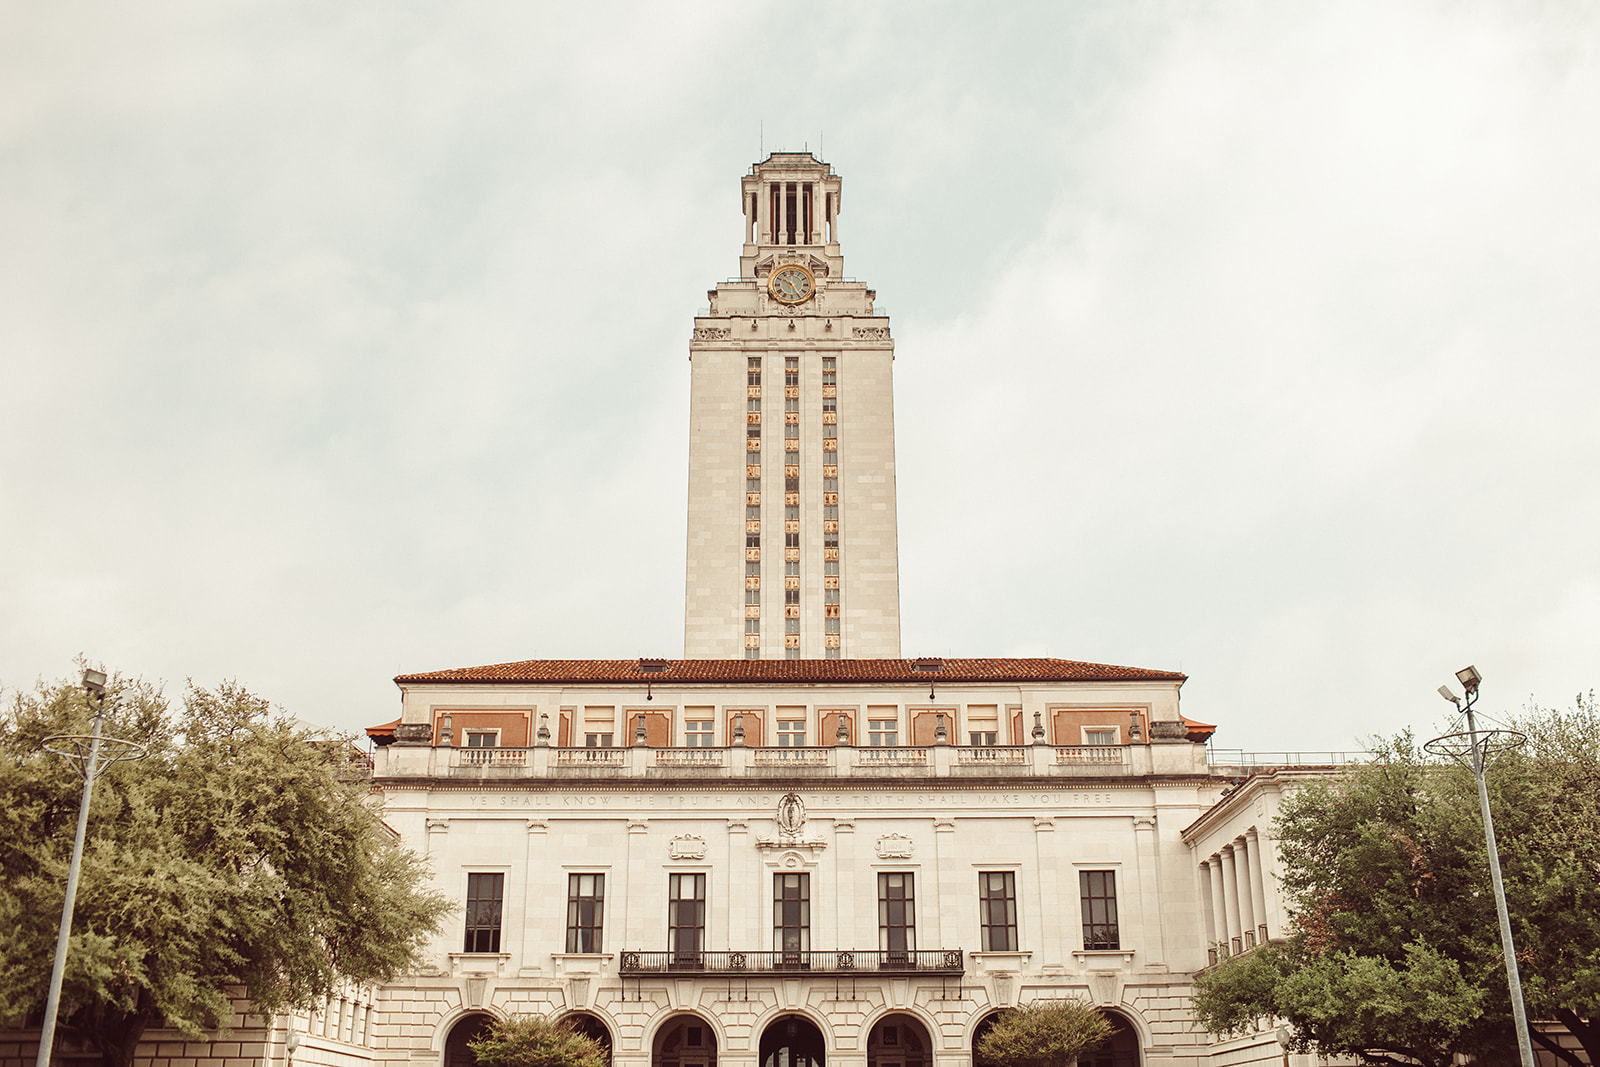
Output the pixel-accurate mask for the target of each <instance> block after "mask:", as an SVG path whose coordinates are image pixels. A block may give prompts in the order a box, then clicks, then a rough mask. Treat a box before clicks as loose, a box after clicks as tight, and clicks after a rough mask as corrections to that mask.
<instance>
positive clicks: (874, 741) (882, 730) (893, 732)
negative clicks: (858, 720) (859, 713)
mask: <svg viewBox="0 0 1600 1067" xmlns="http://www.w3.org/2000/svg"><path fill="white" fill-rule="evenodd" d="M897 727H898V723H897V722H896V721H895V720H894V719H868V720H867V744H868V745H871V746H872V747H874V748H893V747H894V746H895V745H898V744H899V743H900V742H899V740H898V737H899V734H898V729H897Z"/></svg>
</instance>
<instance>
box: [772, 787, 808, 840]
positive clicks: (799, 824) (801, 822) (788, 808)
mask: <svg viewBox="0 0 1600 1067" xmlns="http://www.w3.org/2000/svg"><path fill="white" fill-rule="evenodd" d="M805 826H806V802H805V801H803V800H801V799H800V794H799V793H785V794H784V795H783V799H782V800H780V801H778V829H780V830H782V831H783V832H784V833H786V834H798V833H799V832H800V831H801V830H804V829H805Z"/></svg>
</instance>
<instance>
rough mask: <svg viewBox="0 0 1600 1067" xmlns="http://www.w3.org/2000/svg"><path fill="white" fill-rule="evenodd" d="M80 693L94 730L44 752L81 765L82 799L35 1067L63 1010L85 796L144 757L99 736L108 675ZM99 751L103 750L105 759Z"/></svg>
mask: <svg viewBox="0 0 1600 1067" xmlns="http://www.w3.org/2000/svg"><path fill="white" fill-rule="evenodd" d="M83 688H84V692H85V694H86V695H87V698H88V702H89V706H90V707H91V708H93V709H94V730H93V732H92V733H89V734H87V735H85V734H51V735H50V736H49V737H46V738H45V739H44V747H45V749H46V750H47V751H50V752H54V753H56V754H57V755H59V756H65V757H66V758H67V759H70V760H72V761H73V762H74V763H78V764H79V770H80V772H81V773H82V774H83V798H82V799H81V800H80V801H79V802H78V833H77V835H76V836H75V837H73V839H72V863H71V865H70V866H68V867H67V898H66V900H65V901H64V902H63V903H62V905H61V928H60V930H58V931H57V933H56V961H55V965H54V966H53V967H52V968H51V969H50V995H49V996H48V997H47V998H46V999H45V1005H44V1022H43V1023H42V1024H41V1025H40V1027H39V1057H38V1059H37V1060H35V1061H34V1062H35V1064H36V1067H50V1054H51V1052H52V1051H53V1049H54V1046H55V1040H56V1013H57V1011H59V1010H60V1008H61V979H62V977H63V975H64V974H65V972H66V967H67V943H68V941H69V940H70V939H71V935H72V909H73V905H74V904H76V903H77V900H78V873H79V871H81V870H82V869H83V839H84V837H85V836H86V835H87V833H88V830H89V797H90V795H91V794H93V792H94V780H95V779H96V778H98V777H99V776H100V775H101V774H103V773H105V771H106V770H107V769H109V768H110V767H111V765H112V764H113V763H118V762H121V761H122V760H129V759H138V758H139V757H141V756H143V755H144V754H145V749H144V746H143V745H140V744H136V743H134V742H132V741H122V740H119V739H118V738H115V737H105V736H102V734H101V732H100V726H101V721H102V720H103V719H104V718H105V710H106V676H105V672H104V671H97V670H89V669H86V670H85V671H84V672H83ZM102 748H105V749H106V750H107V754H106V755H105V756H104V757H103V762H102V752H101V750H102Z"/></svg>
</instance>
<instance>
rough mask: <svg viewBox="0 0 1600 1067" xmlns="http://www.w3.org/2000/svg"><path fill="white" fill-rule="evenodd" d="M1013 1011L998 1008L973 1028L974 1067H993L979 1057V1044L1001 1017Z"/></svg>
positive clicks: (979, 1018)
mask: <svg viewBox="0 0 1600 1067" xmlns="http://www.w3.org/2000/svg"><path fill="white" fill-rule="evenodd" d="M1011 1010H1013V1009H1011V1008H996V1009H994V1010H993V1011H991V1012H988V1013H986V1014H984V1015H981V1016H979V1017H978V1022H977V1025H975V1026H974V1027H973V1028H972V1041H971V1045H972V1067H992V1065H991V1064H989V1063H987V1062H985V1061H984V1060H982V1059H980V1058H979V1057H978V1042H979V1041H980V1040H982V1038H983V1035H984V1034H987V1033H988V1032H989V1028H990V1027H991V1026H993V1025H994V1024H995V1022H996V1021H997V1020H998V1019H999V1018H1000V1016H1002V1015H1004V1014H1005V1013H1006V1012H1008V1011H1011Z"/></svg>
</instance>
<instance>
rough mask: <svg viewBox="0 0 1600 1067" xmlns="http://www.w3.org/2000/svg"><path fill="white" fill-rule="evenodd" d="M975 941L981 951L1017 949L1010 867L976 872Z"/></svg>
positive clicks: (1014, 888)
mask: <svg viewBox="0 0 1600 1067" xmlns="http://www.w3.org/2000/svg"><path fill="white" fill-rule="evenodd" d="M978 921H979V923H980V924H981V926H982V931H981V933H982V936H981V938H980V939H979V943H980V944H982V945H983V951H985V952H1015V951H1016V950H1017V876H1016V874H1015V873H1014V872H1012V871H979V872H978Z"/></svg>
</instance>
